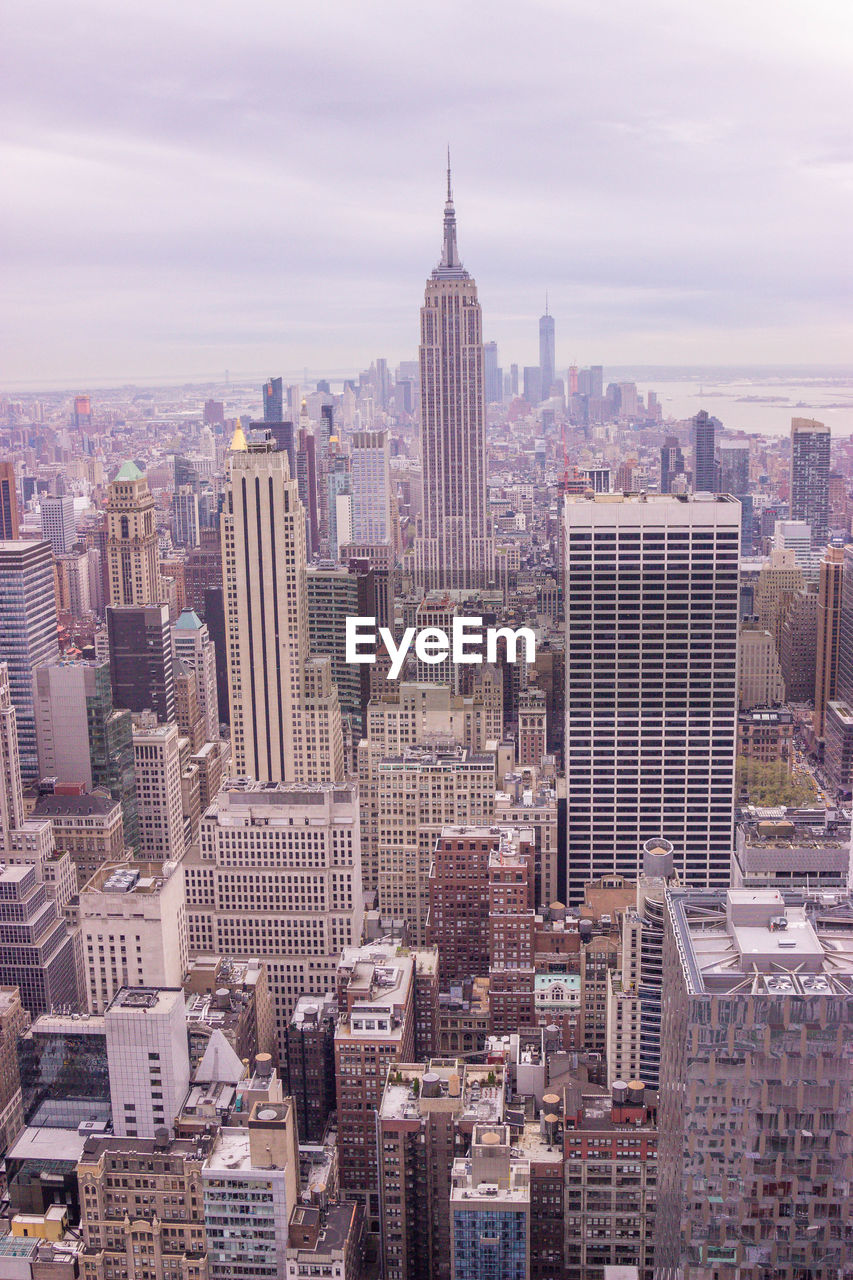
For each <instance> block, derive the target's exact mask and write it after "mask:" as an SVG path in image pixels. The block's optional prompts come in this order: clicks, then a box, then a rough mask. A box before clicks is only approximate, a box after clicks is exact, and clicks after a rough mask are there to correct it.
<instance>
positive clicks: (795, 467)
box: [791, 418, 830, 547]
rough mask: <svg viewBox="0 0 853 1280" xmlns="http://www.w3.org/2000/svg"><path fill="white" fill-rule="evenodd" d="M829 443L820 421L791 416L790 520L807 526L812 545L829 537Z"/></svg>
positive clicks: (825, 430) (816, 544) (827, 433)
mask: <svg viewBox="0 0 853 1280" xmlns="http://www.w3.org/2000/svg"><path fill="white" fill-rule="evenodd" d="M829 446H830V430H829V427H826V426H824V424H823V423H822V422H815V421H814V420H813V419H812V418H792V419H791V519H792V520H805V522H806V524H808V525H811V531H812V546H813V547H823V546H825V545H826V540H827V538H828V537H829Z"/></svg>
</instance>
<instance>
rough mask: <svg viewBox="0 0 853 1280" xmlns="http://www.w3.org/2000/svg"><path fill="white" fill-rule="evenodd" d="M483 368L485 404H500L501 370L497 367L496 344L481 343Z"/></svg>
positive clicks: (501, 391)
mask: <svg viewBox="0 0 853 1280" xmlns="http://www.w3.org/2000/svg"><path fill="white" fill-rule="evenodd" d="M483 370H484V375H483V376H484V378H485V389H486V404H501V402H502V401H503V371H502V370H501V369H500V368H499V367H498V344H497V343H496V342H484V343H483Z"/></svg>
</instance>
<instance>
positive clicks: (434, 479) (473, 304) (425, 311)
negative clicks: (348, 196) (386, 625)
mask: <svg viewBox="0 0 853 1280" xmlns="http://www.w3.org/2000/svg"><path fill="white" fill-rule="evenodd" d="M483 363H484V362H483V317H482V312H481V310H480V304H479V302H478V300H477V286H476V284H475V283H474V281H473V280H472V279H471V276H470V275H469V274H468V272H467V271H465V269H464V268H463V266H462V263H461V261H460V259H459V251H458V249H457V247H456V211H455V209H454V207H453V195H452V192H451V187H450V168H449V167H448V170H447V203H446V204H445V206H444V245H443V249H442V254H441V261H440V263H439V264H438V266H437V267H436V268H435V270H434V271H433V272H432V275H431V276H430V278H429V279H428V280H427V283H426V292H425V296H424V305H423V307H422V308H421V344H420V365H421V454H422V459H423V486H424V516H423V534H422V537H421V538H419V539H418V542H417V543H416V544H415V556H416V561H415V564H416V575H417V580H418V585H419V586H420V587H422V588H424V589H425V590H430V589H431V588H435V587H451V588H452V587H471V588H474V587H484V586H488V585H489V583H491V582H492V581H493V580H494V572H495V563H494V561H495V549H494V540H493V538H492V531H491V527H490V522H489V517H488V501H487V495H486V397H485V393H484V369H483Z"/></svg>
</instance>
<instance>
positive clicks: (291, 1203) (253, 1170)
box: [202, 1098, 325, 1280]
mask: <svg viewBox="0 0 853 1280" xmlns="http://www.w3.org/2000/svg"><path fill="white" fill-rule="evenodd" d="M202 1187H203V1189H204V1218H205V1236H206V1239H207V1250H208V1271H207V1275H208V1276H209V1280H256V1278H257V1277H260V1276H265V1277H276V1278H277V1277H279V1276H281V1277H285V1276H292V1275H295V1274H296V1273H295V1272H294V1271H291V1270H290V1269H289V1267H288V1263H287V1260H286V1253H287V1242H288V1223H289V1222H290V1217H291V1213H292V1212H293V1210H294V1208H295V1207H296V1205H297V1203H298V1197H299V1146H298V1137H297V1133H296V1116H295V1112H294V1106H293V1099H292V1098H284V1099H283V1100H282V1101H280V1102H274V1103H271V1102H268V1101H266V1100H264V1101H261V1102H256V1103H255V1104H254V1105H253V1107H252V1110H251V1112H250V1114H249V1116H248V1119H247V1122H246V1126H245V1127H241V1128H238V1129H236V1128H235V1129H232V1128H230V1127H229V1126H223V1127H222V1128H221V1129H220V1130H219V1133H218V1135H217V1137H216V1138H215V1140H214V1143H213V1147H212V1149H211V1152H210V1155H209V1156H208V1158H207V1160H206V1161H205V1163H204V1168H203V1170H202ZM323 1270H324V1271H325V1268H323Z"/></svg>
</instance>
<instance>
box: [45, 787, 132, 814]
mask: <svg viewBox="0 0 853 1280" xmlns="http://www.w3.org/2000/svg"><path fill="white" fill-rule="evenodd" d="M117 812H121V804H120V802H119V801H118V800H113V798H112V796H111V795H109V794H108V793H107V792H105V791H89V792H87V793H86V794H85V795H82V796H63V795H45V796H39V798H38V800H37V801H36V803H35V805H34V806H33V817H35V818H91V817H94V818H102V817H106V816H107V815H109V816H110V817H115V815H116V813H117Z"/></svg>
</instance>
